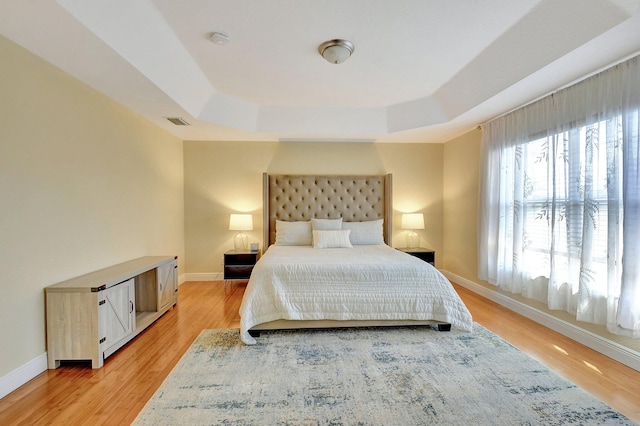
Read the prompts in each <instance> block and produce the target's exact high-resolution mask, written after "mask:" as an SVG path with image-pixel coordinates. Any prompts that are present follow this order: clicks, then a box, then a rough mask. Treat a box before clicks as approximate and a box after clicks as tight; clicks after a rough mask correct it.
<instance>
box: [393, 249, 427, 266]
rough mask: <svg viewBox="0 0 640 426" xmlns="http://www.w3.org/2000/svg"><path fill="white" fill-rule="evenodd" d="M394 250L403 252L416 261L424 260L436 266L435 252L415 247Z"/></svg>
mask: <svg viewBox="0 0 640 426" xmlns="http://www.w3.org/2000/svg"><path fill="white" fill-rule="evenodd" d="M396 250H400V251H403V252H405V253H408V254H410V255H411V256H414V257H417V258H418V259H421V260H424V261H425V262H427V263H430V264H431V265H433V266H436V252H435V250H431V249H427V248H423V247H417V248H396Z"/></svg>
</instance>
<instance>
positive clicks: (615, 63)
mask: <svg viewBox="0 0 640 426" xmlns="http://www.w3.org/2000/svg"><path fill="white" fill-rule="evenodd" d="M636 56H640V51H636V52H634V53H632V54H630V55H627V56H625V57H624V58H622V59H620V60H618V61H616V62H612V63H610V64H609V65H605V66H603V67H600V68H598V69H597V70H596V71H593V72H591V73H589V74H587V75H586V76H583V77H580V78H579V79H577V80H573V81H572V82H570V83H567V84H565V85H563V86H560V87H559V88H557V89H554V90H552V91H551V92H548V93H547V94H544V95H542V96H539V97H537V98H535V99H533V100H532V101H529V102H527V103H524V104H522V105H520V106H518V107H515V108H512V109H510V110H509V111H507V112H503V113H502V114H499V115H497V116H495V117H493V118H491V119H490V120H487V121H485V122H483V123H480V124H478V126H477V127H476V130H482V126H484V125H485V124H487V123H491V122H492V121H493V120H497V119H498V118H500V117H504V116H505V115H507V114H511V113H512V112H514V111H517V110H519V109H520V108H524V107H526V106H529V105H531V104H533V103H535V102H538V101H539V100H540V99H544V98H546V97H548V96H553V95H554V94H556V93H558V92H559V91H561V90H564V89H566V88H568V87H571V86H575V85H576V84H578V83H582V82H583V81H585V80H588V79H590V78H591V77H593V76H596V75H598V74H600V73H602V72H605V71H607V70H609V69H611V68H613V67H615V66H617V65H620V64H622V63H624V62H626V61H629V60H631V59H633V58H635V57H636Z"/></svg>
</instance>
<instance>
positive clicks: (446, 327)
mask: <svg viewBox="0 0 640 426" xmlns="http://www.w3.org/2000/svg"><path fill="white" fill-rule="evenodd" d="M414 325H424V326H428V327H430V328H432V329H434V330H437V331H441V332H446V331H451V324H449V323H445V322H439V321H432V320H423V321H418V320H388V321H363V320H347V321H337V320H313V321H303V320H277V321H271V322H266V323H264V324H259V325H256V326H254V327H253V328H251V329H250V330H249V334H250V335H251V336H252V337H260V333H261V332H262V331H270V330H296V329H310V328H311V329H316V328H347V327H400V326H414Z"/></svg>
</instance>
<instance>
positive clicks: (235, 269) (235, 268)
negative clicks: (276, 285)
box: [224, 265, 253, 280]
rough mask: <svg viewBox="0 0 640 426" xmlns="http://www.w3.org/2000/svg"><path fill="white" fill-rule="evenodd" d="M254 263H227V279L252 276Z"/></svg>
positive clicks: (225, 273)
mask: <svg viewBox="0 0 640 426" xmlns="http://www.w3.org/2000/svg"><path fill="white" fill-rule="evenodd" d="M251 271H253V265H226V266H225V267H224V279H225V280H248V279H249V277H251Z"/></svg>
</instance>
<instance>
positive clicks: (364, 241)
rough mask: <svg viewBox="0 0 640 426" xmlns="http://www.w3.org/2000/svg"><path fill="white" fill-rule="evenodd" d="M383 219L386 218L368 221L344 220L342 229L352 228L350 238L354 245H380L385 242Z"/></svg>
mask: <svg viewBox="0 0 640 426" xmlns="http://www.w3.org/2000/svg"><path fill="white" fill-rule="evenodd" d="M383 221H384V219H377V220H370V221H367V222H343V223H342V229H350V230H351V236H350V238H351V244H353V245H380V244H384V235H383V234H382V223H383Z"/></svg>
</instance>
